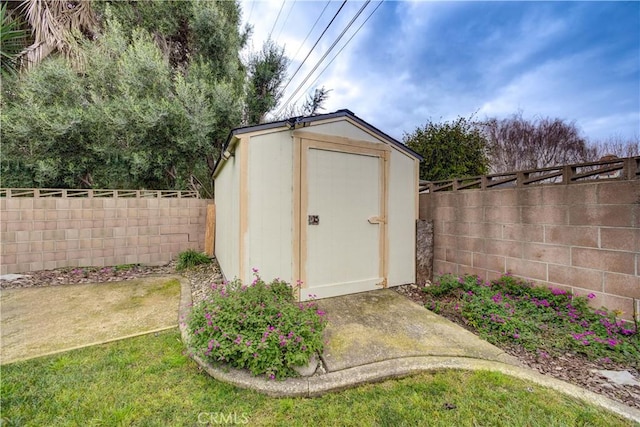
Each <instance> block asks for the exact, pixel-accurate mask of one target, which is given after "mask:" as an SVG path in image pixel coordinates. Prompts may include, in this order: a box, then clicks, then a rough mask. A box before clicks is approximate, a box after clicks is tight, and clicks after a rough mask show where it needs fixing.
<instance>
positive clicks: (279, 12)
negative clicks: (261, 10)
mask: <svg viewBox="0 0 640 427" xmlns="http://www.w3.org/2000/svg"><path fill="white" fill-rule="evenodd" d="M286 2H287V0H282V4H281V5H280V10H279V11H278V16H276V20H275V21H273V27H272V28H271V31H269V37H267V39H268V40H271V34H272V33H273V30H275V29H276V24H277V23H278V19H280V14H281V13H282V8H283V7H284V4H285V3H286Z"/></svg>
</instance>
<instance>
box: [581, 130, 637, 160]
mask: <svg viewBox="0 0 640 427" xmlns="http://www.w3.org/2000/svg"><path fill="white" fill-rule="evenodd" d="M589 146H590V148H591V149H592V150H593V151H594V153H595V155H594V160H597V159H601V158H603V157H607V156H615V157H633V156H640V137H638V136H636V137H635V138H629V139H624V138H622V137H620V136H615V137H611V138H608V139H606V140H604V141H595V142H592V143H591V144H589Z"/></svg>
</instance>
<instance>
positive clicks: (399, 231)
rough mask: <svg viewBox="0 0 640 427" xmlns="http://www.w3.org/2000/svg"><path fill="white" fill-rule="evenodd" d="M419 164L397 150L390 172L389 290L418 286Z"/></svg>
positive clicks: (388, 229)
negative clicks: (416, 171) (416, 282)
mask: <svg viewBox="0 0 640 427" xmlns="http://www.w3.org/2000/svg"><path fill="white" fill-rule="evenodd" d="M416 162H417V161H416V160H414V159H413V158H410V157H408V156H406V155H405V154H403V153H401V152H399V151H398V150H396V149H394V150H392V151H391V167H390V168H389V169H390V170H389V174H390V177H389V205H388V216H389V218H388V226H387V236H388V238H389V252H388V256H389V270H388V273H389V278H388V282H389V283H388V284H389V286H395V285H404V284H407V283H415V259H416V255H415V250H416V246H415V244H414V242H415V238H416V219H417V218H416V212H417V209H416V208H417V206H416V192H417V191H418V189H417V188H416V184H417V183H416V181H415V180H416V176H415V167H416Z"/></svg>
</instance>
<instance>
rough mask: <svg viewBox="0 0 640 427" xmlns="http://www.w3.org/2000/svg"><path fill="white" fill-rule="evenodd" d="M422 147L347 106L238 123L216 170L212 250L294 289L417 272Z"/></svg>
mask: <svg viewBox="0 0 640 427" xmlns="http://www.w3.org/2000/svg"><path fill="white" fill-rule="evenodd" d="M420 160H421V157H420V156H419V155H418V154H416V153H415V152H413V151H411V150H410V149H409V148H407V147H406V146H405V145H404V144H402V143H400V142H398V141H396V140H395V139H393V138H391V137H389V136H388V135H386V134H384V133H383V132H381V131H380V130H378V129H376V128H375V127H373V126H371V125H370V124H368V123H367V122H365V121H363V120H362V119H360V118H358V117H356V116H355V115H354V114H353V113H352V112H351V111H349V110H339V111H337V112H335V113H329V114H323V115H318V116H312V117H296V118H293V119H289V120H284V121H279V122H274V123H267V124H262V125H256V126H249V127H243V128H238V129H235V130H233V131H232V132H231V134H230V135H229V138H228V139H227V142H226V146H225V148H224V153H223V155H222V157H221V159H220V160H219V161H218V164H217V165H216V168H215V172H214V179H215V204H216V221H215V254H216V257H217V259H218V261H219V263H220V267H221V269H222V272H223V274H224V275H225V277H226V278H228V279H233V278H239V279H241V280H242V281H243V282H244V283H247V282H251V280H252V279H253V277H252V274H253V269H254V268H255V269H258V270H259V274H260V276H261V277H262V278H263V279H265V280H266V281H270V280H272V279H274V278H276V277H278V278H280V279H283V280H285V281H287V282H289V283H292V284H295V283H301V285H302V288H301V292H300V295H299V297H300V299H301V300H306V299H308V298H309V297H310V296H311V295H313V296H315V297H317V298H325V297H332V296H337V295H344V294H350V293H356V292H363V291H368V290H373V289H379V288H381V287H388V286H397V285H402V284H407V283H414V282H415V235H416V231H415V227H416V220H417V218H418V172H419V163H420Z"/></svg>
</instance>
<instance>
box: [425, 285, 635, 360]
mask: <svg viewBox="0 0 640 427" xmlns="http://www.w3.org/2000/svg"><path fill="white" fill-rule="evenodd" d="M425 292H426V293H427V295H429V297H430V301H429V302H428V303H427V304H426V307H427V308H429V309H432V310H435V311H436V312H442V313H444V312H446V313H448V314H454V315H457V316H462V317H463V318H464V319H465V320H466V323H467V324H468V325H470V326H472V327H473V328H475V329H476V330H477V331H478V332H479V334H480V335H481V336H482V337H483V338H485V339H487V340H488V341H490V342H492V343H494V344H519V345H522V346H523V347H524V348H525V349H527V350H538V351H540V350H544V351H545V352H548V353H559V352H566V351H575V352H577V353H581V354H583V355H585V356H587V357H588V358H590V359H594V360H595V359H598V358H609V359H610V360H612V361H617V362H623V363H629V364H630V365H632V366H640V335H639V334H638V331H637V328H636V327H635V326H634V325H633V324H631V323H627V322H624V321H623V320H620V319H617V318H616V316H615V313H610V312H608V311H607V310H605V309H600V310H594V309H592V308H591V307H589V306H588V304H587V302H588V300H589V299H593V298H595V294H589V295H588V296H587V297H577V296H575V295H573V294H572V293H571V292H567V291H565V290H562V289H554V288H545V287H539V286H534V285H533V284H532V283H528V282H525V281H523V280H521V279H517V278H515V277H512V276H510V275H505V276H502V277H501V278H500V279H498V280H495V281H493V282H491V283H489V282H483V281H482V280H480V279H479V278H477V277H476V276H464V277H459V278H458V277H455V276H453V275H450V274H449V275H444V276H441V277H440V278H439V279H438V280H437V281H436V283H435V285H434V286H431V287H427V288H425Z"/></svg>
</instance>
